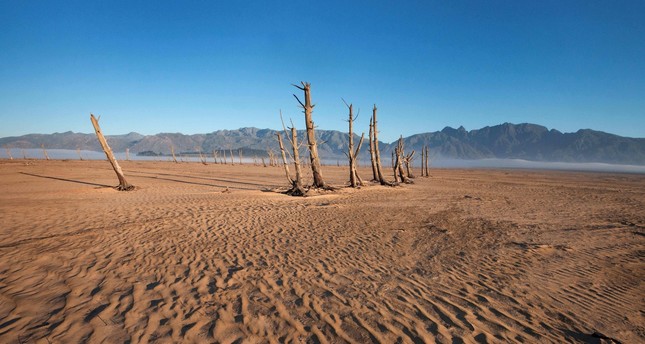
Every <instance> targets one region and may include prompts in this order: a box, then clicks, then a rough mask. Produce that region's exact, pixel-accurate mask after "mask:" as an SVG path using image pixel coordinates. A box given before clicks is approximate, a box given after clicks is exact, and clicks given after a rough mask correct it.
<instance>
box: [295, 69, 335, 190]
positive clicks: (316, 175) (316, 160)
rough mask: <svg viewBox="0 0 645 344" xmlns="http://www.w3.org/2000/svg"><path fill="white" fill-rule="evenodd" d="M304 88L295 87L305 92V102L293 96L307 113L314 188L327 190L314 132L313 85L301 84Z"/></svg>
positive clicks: (306, 119)
mask: <svg viewBox="0 0 645 344" xmlns="http://www.w3.org/2000/svg"><path fill="white" fill-rule="evenodd" d="M301 84H302V87H300V86H297V85H294V86H295V87H296V88H298V89H300V90H302V91H304V93H305V102H304V103H302V102H301V101H300V99H299V98H298V96H296V95H295V94H294V95H293V96H294V97H295V98H296V100H297V101H298V103H300V105H301V106H302V108H303V110H304V113H305V126H306V130H307V143H308V148H309V159H310V161H311V172H312V174H313V180H314V181H313V187H316V188H325V187H326V186H327V185H326V184H325V181H324V180H323V176H322V169H321V165H320V157H319V156H318V144H317V143H316V133H315V131H314V128H315V127H314V121H313V119H312V113H313V108H314V106H315V105H313V104H312V103H311V84H309V83H308V82H301Z"/></svg>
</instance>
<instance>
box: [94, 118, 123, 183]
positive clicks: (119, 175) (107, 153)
mask: <svg viewBox="0 0 645 344" xmlns="http://www.w3.org/2000/svg"><path fill="white" fill-rule="evenodd" d="M90 120H91V121H92V125H93V126H94V131H95V132H96V137H97V138H98V140H99V143H100V144H101V147H102V148H103V151H104V152H105V156H107V159H108V161H110V164H112V168H113V169H114V172H115V173H116V176H117V178H119V185H118V186H117V187H116V189H117V190H119V191H129V190H132V189H134V185H132V184H130V183H128V182H127V181H126V180H125V176H124V175H123V171H122V170H121V166H119V163H118V162H117V161H116V158H114V154H113V153H112V149H110V146H109V145H108V143H107V141H106V140H105V137H104V136H103V133H102V132H101V127H99V120H98V119H97V118H96V117H94V115H92V114H90Z"/></svg>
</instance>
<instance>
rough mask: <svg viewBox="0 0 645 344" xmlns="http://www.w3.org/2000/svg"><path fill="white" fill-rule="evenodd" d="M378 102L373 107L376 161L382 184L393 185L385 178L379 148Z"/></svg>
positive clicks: (379, 179)
mask: <svg viewBox="0 0 645 344" xmlns="http://www.w3.org/2000/svg"><path fill="white" fill-rule="evenodd" d="M376 110H377V108H376V104H374V108H373V109H372V130H373V133H372V134H373V138H374V142H373V143H374V161H375V162H376V174H377V178H378V182H379V183H380V184H381V185H390V186H391V185H392V183H388V182H387V181H386V180H385V177H383V168H382V167H381V166H382V165H381V152H380V151H379V148H378V126H377V125H376V124H377V121H376Z"/></svg>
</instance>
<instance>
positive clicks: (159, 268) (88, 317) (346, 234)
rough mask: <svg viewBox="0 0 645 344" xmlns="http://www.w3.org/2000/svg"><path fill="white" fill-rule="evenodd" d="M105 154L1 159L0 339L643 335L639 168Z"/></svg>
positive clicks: (457, 339)
mask: <svg viewBox="0 0 645 344" xmlns="http://www.w3.org/2000/svg"><path fill="white" fill-rule="evenodd" d="M121 164H122V167H123V169H124V171H125V173H126V176H127V177H128V179H129V181H130V182H131V183H132V184H134V185H136V186H137V187H138V188H137V189H136V190H135V191H133V192H117V191H115V190H113V189H112V188H110V186H113V185H115V184H116V176H115V175H114V173H113V171H112V170H111V168H110V166H109V164H108V163H107V162H106V161H25V160H14V161H7V160H4V161H1V162H0V223H1V228H0V342H2V343H80V342H89V343H103V342H105V343H148V342H158V343H171V342H182V343H193V342H194V343H213V342H217V343H264V342H312V343H341V342H350V343H369V342H377V343H379V342H380V343H395V342H402V343H421V342H429V343H432V342H440V343H461V342H466V343H476V342H480V343H486V342H488V343H498V342H532V343H535V342H540V343H549V342H554V343H560V342H601V341H602V342H609V340H601V339H599V338H597V337H594V336H592V334H593V333H594V332H600V333H602V334H603V335H606V336H608V337H613V338H615V339H617V340H619V341H621V342H623V343H639V342H641V343H642V342H645V320H644V310H645V302H644V298H645V285H644V282H643V281H644V279H645V278H644V277H645V264H644V258H643V257H644V252H645V238H644V234H645V176H644V175H630V174H601V173H575V172H544V171H542V172H541V171H524V170H432V171H431V177H430V178H417V179H416V183H415V184H414V185H406V186H404V187H397V188H388V187H382V186H377V185H370V186H367V187H364V188H362V189H359V190H353V189H347V188H343V189H341V190H339V191H336V192H322V193H314V195H313V196H312V197H307V198H293V197H288V196H285V195H282V194H279V193H276V192H272V191H270V189H272V188H276V187H280V186H285V179H284V175H283V171H282V170H281V169H280V168H273V167H267V168H264V167H260V166H252V165H244V166H240V165H236V166H230V165H226V166H224V165H213V164H210V165H202V164H199V163H190V164H189V163H181V164H174V163H170V162H129V161H124V162H122V163H121ZM360 172H361V175H362V176H363V178H364V179H368V177H369V176H370V173H371V172H370V171H369V170H367V169H365V168H362V169H361V170H360ZM323 173H324V176H325V177H326V179H327V180H328V181H329V182H331V183H332V184H335V185H342V184H343V183H345V181H346V179H347V171H346V170H345V169H343V168H340V167H335V166H334V167H325V168H324V170H323ZM226 190H228V191H226Z"/></svg>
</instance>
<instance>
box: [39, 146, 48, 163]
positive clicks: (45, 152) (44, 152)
mask: <svg viewBox="0 0 645 344" xmlns="http://www.w3.org/2000/svg"><path fill="white" fill-rule="evenodd" d="M40 148H42V149H43V155H44V156H45V160H49V154H47V150H46V149H45V145H44V144H41V145H40Z"/></svg>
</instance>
